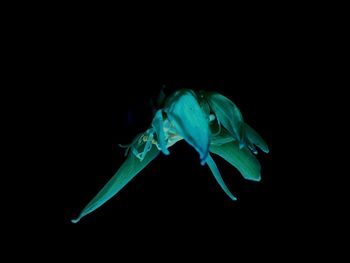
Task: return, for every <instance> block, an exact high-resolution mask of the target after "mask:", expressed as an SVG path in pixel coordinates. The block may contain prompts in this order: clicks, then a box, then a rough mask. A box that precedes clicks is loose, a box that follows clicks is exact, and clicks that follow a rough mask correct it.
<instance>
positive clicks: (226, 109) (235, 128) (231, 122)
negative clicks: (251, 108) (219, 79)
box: [206, 92, 243, 141]
mask: <svg viewBox="0 0 350 263" xmlns="http://www.w3.org/2000/svg"><path fill="white" fill-rule="evenodd" d="M206 98H207V101H208V103H209V106H210V108H211V110H212V111H213V112H214V114H215V115H216V117H217V118H218V120H219V122H220V123H221V124H222V126H224V127H225V128H226V129H227V130H228V131H229V133H230V134H231V136H232V137H233V138H234V139H236V140H238V141H242V140H243V134H242V132H243V131H242V123H243V117H242V114H241V112H240V111H239V109H238V107H237V106H236V105H235V104H234V103H233V102H232V101H231V100H229V99H228V98H226V97H225V96H223V95H221V94H219V93H216V92H210V93H207V95H206Z"/></svg>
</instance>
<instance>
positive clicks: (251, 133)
mask: <svg viewBox="0 0 350 263" xmlns="http://www.w3.org/2000/svg"><path fill="white" fill-rule="evenodd" d="M244 130H245V133H246V137H247V140H248V141H249V142H251V143H252V144H255V145H256V146H258V147H259V148H260V149H261V150H262V151H263V152H265V153H268V152H269V147H268V146H267V144H266V142H265V141H264V139H263V138H261V136H260V135H259V134H258V133H257V132H256V131H255V130H254V129H253V128H252V127H250V126H249V125H248V124H246V123H244Z"/></svg>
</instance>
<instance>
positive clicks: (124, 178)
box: [72, 145, 159, 223]
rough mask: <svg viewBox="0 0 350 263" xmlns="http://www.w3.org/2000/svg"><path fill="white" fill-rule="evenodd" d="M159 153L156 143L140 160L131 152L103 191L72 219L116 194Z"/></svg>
mask: <svg viewBox="0 0 350 263" xmlns="http://www.w3.org/2000/svg"><path fill="white" fill-rule="evenodd" d="M158 153H159V150H158V149H157V147H156V146H155V145H152V148H151V149H150V151H149V152H148V153H147V154H146V156H145V158H144V159H143V160H142V161H140V159H138V158H137V157H136V156H135V155H134V154H133V153H129V155H128V157H127V159H126V160H125V161H124V163H123V164H122V166H121V167H120V168H119V170H118V171H117V172H116V174H115V175H114V176H113V177H112V178H111V179H110V180H109V182H108V183H107V184H106V185H105V186H104V187H103V188H102V189H101V191H100V192H99V193H98V194H97V195H96V196H95V197H94V198H93V199H92V200H91V201H90V203H88V205H87V206H86V207H85V208H84V209H83V211H82V212H81V213H80V215H79V216H78V218H77V219H74V220H72V222H73V223H77V222H78V221H79V220H80V219H81V218H82V217H84V216H86V215H87V214H89V213H91V212H93V211H94V210H96V209H97V208H99V207H100V206H101V205H103V204H104V203H105V202H107V201H108V200H109V199H111V198H112V197H113V196H114V195H116V194H117V193H118V192H119V191H120V190H121V189H122V188H123V187H124V186H125V185H126V184H127V183H128V182H129V181H130V180H131V179H132V178H134V177H135V175H137V174H138V173H139V172H140V171H141V170H142V169H143V168H145V167H146V166H147V164H149V163H150V162H151V161H152V160H153V159H154V158H155V157H156V156H157V155H158Z"/></svg>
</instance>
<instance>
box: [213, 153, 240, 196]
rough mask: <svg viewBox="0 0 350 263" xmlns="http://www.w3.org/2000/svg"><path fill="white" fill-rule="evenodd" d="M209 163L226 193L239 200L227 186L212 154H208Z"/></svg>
mask: <svg viewBox="0 0 350 263" xmlns="http://www.w3.org/2000/svg"><path fill="white" fill-rule="evenodd" d="M207 164H208V166H209V168H210V170H211V171H212V173H213V175H214V177H215V179H216V181H217V182H218V183H219V185H220V186H221V188H222V190H224V191H225V193H226V194H227V195H228V196H229V197H230V198H231V199H232V200H234V201H236V200H237V198H236V197H234V196H233V194H232V193H231V192H230V190H229V189H228V188H227V186H226V184H225V182H224V180H222V177H221V174H220V172H219V169H218V167H217V166H216V163H215V162H214V160H213V158H212V157H211V156H210V154H209V155H208V159H207Z"/></svg>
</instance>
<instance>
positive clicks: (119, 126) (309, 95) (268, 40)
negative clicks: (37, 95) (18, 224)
mask: <svg viewBox="0 0 350 263" xmlns="http://www.w3.org/2000/svg"><path fill="white" fill-rule="evenodd" d="M226 18H227V17H226ZM265 18H266V19H264V20H261V19H260V17H259V18H256V19H255V20H251V19H249V18H245V20H244V19H243V20H242V19H233V21H229V20H230V19H227V20H225V19H224V21H222V25H225V26H222V27H220V26H212V24H211V23H210V22H207V23H204V24H200V25H197V26H196V25H193V26H192V25H191V26H188V25H186V24H182V25H179V24H177V22H178V20H176V21H175V22H174V21H173V22H174V25H168V24H167V25H164V27H162V26H159V24H161V23H160V21H161V19H159V20H157V19H156V20H155V21H154V22H151V23H145V24H143V23H141V22H138V23H135V25H132V26H131V22H130V21H129V22H126V21H124V20H120V21H119V20H118V19H115V18H114V17H113V18H111V17H107V18H105V17H103V16H97V17H96V19H94V18H93V17H92V18H91V17H90V19H89V20H84V19H81V18H80V17H79V18H77V21H72V22H71V23H68V25H66V24H65V25H64V27H58V28H59V30H60V31H61V32H59V34H58V35H57V38H54V41H55V46H54V48H53V49H52V50H51V53H54V54H55V55H54V58H52V57H49V59H50V60H54V61H55V62H56V63H55V64H56V65H55V67H53V68H52V69H49V71H51V72H50V73H52V77H50V82H49V83H50V84H51V85H52V86H54V89H52V90H51V91H53V92H51V91H50V94H49V98H50V99H49V100H48V103H49V104H50V103H52V105H54V107H55V112H54V117H55V118H56V119H58V122H57V123H55V124H54V126H53V127H54V129H55V132H56V133H57V136H55V143H54V145H53V146H54V147H55V149H56V150H57V151H56V153H57V157H54V158H52V159H53V160H51V162H50V164H51V165H52V166H53V167H55V169H54V176H55V178H57V182H56V183H55V185H56V186H58V191H57V192H55V194H54V195H55V196H54V199H55V200H54V201H55V202H54V204H56V205H55V206H54V207H55V208H57V209H55V210H56V212H57V211H58V212H59V213H58V214H59V215H58V216H57V215H56V216H55V217H56V219H57V218H59V219H60V220H59V222H58V224H57V225H56V224H55V225H53V223H52V224H51V223H48V227H47V229H48V234H49V235H50V237H51V238H52V237H54V238H55V237H57V240H63V241H62V242H58V243H59V247H60V248H61V249H62V251H63V254H65V253H66V252H67V251H75V254H76V255H77V256H78V257H79V256H82V255H89V253H94V252H95V251H99V252H103V251H105V252H106V253H107V254H109V253H112V254H113V253H118V256H119V255H120V256H122V255H124V254H127V255H128V256H129V257H133V256H139V254H138V251H141V250H142V251H143V249H144V250H145V251H147V252H145V254H142V255H144V256H146V255H149V256H151V257H153V256H154V255H156V254H158V252H159V251H163V252H164V251H165V252H166V254H167V255H168V256H171V257H172V256H176V255H177V256H180V257H181V255H183V252H186V251H192V252H193V251H194V252H195V254H196V253H199V254H203V253H204V254H205V253H208V252H213V253H217V252H218V251H220V253H223V254H230V253H231V252H232V253H233V252H238V250H237V249H234V248H235V247H236V246H237V245H241V246H242V247H243V248H247V249H248V250H249V249H250V248H251V249H253V250H255V249H256V250H258V249H259V247H264V248H265V251H274V250H275V249H277V250H281V249H283V251H285V253H288V255H289V254H290V255H293V253H294V252H296V251H300V250H301V251H304V250H305V251H306V250H308V249H310V248H309V242H311V240H312V241H313V242H314V240H317V239H318V237H319V236H322V235H323V233H324V231H325V230H324V228H323V232H322V231H319V230H320V227H319V226H318V225H317V224H315V222H316V221H317V220H319V218H322V215H323V214H325V213H326V212H325V211H326V209H327V208H328V207H329V206H330V204H329V203H328V202H327V199H323V200H322V201H320V196H321V194H324V193H322V190H323V189H320V188H319V187H318V184H320V181H322V179H321V175H320V174H316V173H315V172H313V167H312V166H310V162H311V159H312V158H313V156H312V154H310V152H312V149H314V148H313V147H314V144H315V143H316V142H317V140H318V138H317V135H315V133H313V132H312V130H311V129H310V124H311V125H312V124H313V122H316V119H315V115H314V112H315V110H316V109H315V108H313V107H310V106H309V105H310V101H313V100H317V96H318V94H319V93H317V92H314V90H315V88H316V87H315V84H314V80H315V78H320V77H321V76H320V75H319V74H320V73H319V72H318V71H317V68H315V67H314V65H315V61H316V64H317V61H318V59H319V57H318V56H317V52H318V49H317V46H316V45H315V44H314V42H313V41H310V39H311V38H312V34H314V32H315V31H314V30H313V29H312V24H311V25H310V24H308V25H306V24H302V25H301V24H298V23H297V22H296V20H295V19H294V20H293V19H289V18H288V19H286V18H285V17H284V15H283V14H280V15H278V16H275V17H271V18H268V17H265ZM194 24H196V23H194ZM126 25H127V26H126ZM155 25H157V30H154V28H155ZM163 86H165V92H167V93H171V92H172V91H175V90H177V89H180V88H189V89H193V90H213V91H217V92H219V93H221V94H223V95H225V96H226V97H228V98H230V99H231V100H232V101H234V102H235V103H236V105H237V106H238V107H239V108H240V110H241V112H242V114H243V116H244V118H245V121H246V122H247V123H249V124H250V125H251V126H253V127H254V128H255V129H256V130H257V131H258V132H259V133H260V134H261V135H262V137H263V138H264V139H265V140H266V142H267V144H268V145H269V148H270V153H269V154H263V153H262V152H260V153H259V155H258V159H259V160H260V163H261V166H262V171H261V173H262V180H261V181H260V182H251V181H246V180H244V179H243V178H242V177H241V175H240V174H239V173H238V171H237V170H235V168H233V167H232V166H230V165H229V164H228V163H226V162H225V161H223V160H221V159H220V158H218V157H216V158H215V157H214V158H215V161H216V162H217V165H218V167H219V169H220V171H221V174H222V176H223V178H224V180H225V182H226V183H227V185H228V187H229V188H230V189H231V190H232V192H233V194H234V195H236V196H237V198H238V201H236V202H233V201H231V200H230V199H229V198H228V197H227V196H226V195H225V193H224V192H223V191H222V190H221V189H220V187H219V186H218V185H217V183H216V181H215V180H214V178H213V176H212V174H211V172H210V171H209V169H208V168H207V167H205V166H204V167H202V166H201V165H200V163H199V158H198V154H197V153H196V152H195V151H194V150H193V149H192V148H191V147H190V146H188V145H187V144H186V143H185V142H179V143H178V144H176V145H175V146H173V147H172V148H170V152H171V154H170V155H169V156H163V155H160V156H159V157H158V158H157V159H156V160H154V161H153V162H152V163H151V164H150V165H148V166H147V168H145V169H144V170H143V171H142V172H141V173H140V174H139V175H138V176H136V177H135V178H134V179H133V180H132V181H131V182H130V183H129V184H128V185H127V186H126V187H125V188H124V189H123V190H122V191H121V192H120V193H118V195H117V196H116V197H114V198H112V199H111V200H110V201H108V202H107V203H106V204H105V205H103V206H102V207H100V208H99V209H98V210H96V211H94V212H93V213H92V214H89V215H88V216H86V217H85V218H83V219H82V220H81V221H80V222H79V223H78V224H72V223H71V222H70V220H71V219H73V218H75V217H76V216H77V215H78V213H79V212H80V211H81V209H83V207H84V206H85V205H86V204H87V203H88V202H89V201H90V200H91V198H93V197H94V195H95V194H96V193H97V192H98V191H99V190H100V189H101V187H102V186H103V185H104V184H105V183H106V182H107V181H108V180H109V178H111V176H112V175H113V174H114V173H115V171H116V170H117V169H118V168H119V166H120V165H121V164H122V162H123V160H124V149H121V148H119V147H118V144H119V143H121V144H127V143H129V142H131V141H132V139H133V138H134V136H135V135H136V134H137V133H139V132H142V131H144V130H146V129H147V128H148V127H149V126H148V125H149V124H150V121H151V120H152V108H151V107H150V101H151V100H152V99H154V98H155V97H156V96H157V94H158V92H159V90H160V89H161V88H162V87H163ZM306 109H307V110H306ZM310 138H311V139H310ZM50 146H51V145H50ZM52 166H51V168H52ZM51 171H52V170H51ZM48 201H49V200H48ZM50 202H51V200H50ZM49 207H52V205H49V204H47V209H49ZM320 207H322V209H320ZM50 240H51V239H50ZM291 240H295V242H294V241H291ZM320 240H321V239H320ZM290 242H291V243H292V246H289V245H287V243H288V244H289V243H290ZM140 253H141V252H140ZM257 253H260V252H257ZM245 256H247V257H249V254H246V255H245Z"/></svg>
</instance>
